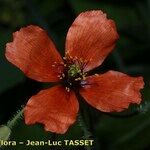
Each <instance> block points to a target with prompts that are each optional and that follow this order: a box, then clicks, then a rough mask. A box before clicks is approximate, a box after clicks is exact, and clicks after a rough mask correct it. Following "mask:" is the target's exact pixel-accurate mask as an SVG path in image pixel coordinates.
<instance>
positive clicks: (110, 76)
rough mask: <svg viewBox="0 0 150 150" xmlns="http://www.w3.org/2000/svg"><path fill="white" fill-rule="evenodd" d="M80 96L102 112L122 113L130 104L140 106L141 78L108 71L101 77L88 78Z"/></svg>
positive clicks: (142, 84)
mask: <svg viewBox="0 0 150 150" xmlns="http://www.w3.org/2000/svg"><path fill="white" fill-rule="evenodd" d="M87 84H88V85H86V86H85V87H83V88H82V89H81V91H80V94H81V95H82V96H83V97H84V98H85V100H86V101H87V102H88V103H89V104H91V105H92V106H93V107H95V108H97V109H99V110H101V111H104V112H112V111H122V110H124V109H125V108H128V106H129V104H130V103H137V104H140V102H141V94H140V92H139V91H140V89H142V88H143V86H144V82H143V78H142V77H130V76H128V75H126V74H123V73H120V72H116V71H108V72H107V73H105V74H102V75H98V76H97V75H95V76H90V77H88V78H87Z"/></svg>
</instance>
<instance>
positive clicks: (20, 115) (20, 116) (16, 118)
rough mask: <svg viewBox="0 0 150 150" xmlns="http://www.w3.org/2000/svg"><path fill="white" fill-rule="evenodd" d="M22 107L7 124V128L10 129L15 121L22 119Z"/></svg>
mask: <svg viewBox="0 0 150 150" xmlns="http://www.w3.org/2000/svg"><path fill="white" fill-rule="evenodd" d="M23 110H24V107H23V108H22V109H20V110H18V111H17V112H16V114H15V115H14V117H13V118H12V119H10V120H9V121H8V122H7V126H8V127H9V128H10V129H12V128H13V126H14V125H15V124H16V123H17V121H18V120H19V119H20V118H22V114H23Z"/></svg>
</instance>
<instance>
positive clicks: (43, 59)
mask: <svg viewBox="0 0 150 150" xmlns="http://www.w3.org/2000/svg"><path fill="white" fill-rule="evenodd" d="M6 58H7V59H8V60H9V61H10V62H11V63H13V64H14V65H16V66H17V67H19V68H20V69H21V70H22V71H23V72H24V73H25V74H26V75H27V76H28V77H30V78H32V79H35V80H38V81H43V82H53V81H58V80H59V78H58V77H57V76H58V75H59V74H60V73H61V72H62V69H63V68H62V66H61V67H60V66H59V67H57V68H56V67H52V65H53V64H54V62H57V63H58V64H59V63H61V62H62V58H61V57H60V55H59V53H58V51H57V50H56V48H55V46H54V44H53V42H52V41H51V39H50V38H49V37H48V35H47V33H46V32H45V31H44V30H43V29H41V28H40V27H38V26H33V25H30V26H28V27H25V28H21V29H20V31H17V32H15V33H14V34H13V42H11V43H7V45H6Z"/></svg>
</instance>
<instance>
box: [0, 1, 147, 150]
mask: <svg viewBox="0 0 150 150" xmlns="http://www.w3.org/2000/svg"><path fill="white" fill-rule="evenodd" d="M93 9H101V10H103V11H104V12H106V13H107V15H108V17H109V18H112V19H113V20H115V22H116V25H117V30H118V32H119V35H120V39H119V41H118V43H117V46H116V48H115V50H114V52H113V53H112V54H111V55H110V56H109V57H108V58H107V59H106V61H105V62H104V64H103V65H102V66H101V67H100V68H98V69H97V70H96V71H97V72H99V71H101V70H109V69H113V70H118V71H123V72H125V73H128V74H130V75H134V76H139V75H142V76H143V77H144V79H145V89H144V90H143V104H142V105H141V107H140V109H139V107H138V108H137V106H132V107H130V109H129V110H127V111H126V112H123V113H117V114H104V113H101V112H99V111H97V110H95V109H94V108H91V107H90V106H89V105H88V106H87V105H86V104H85V106H84V107H85V110H84V111H85V112H84V114H85V118H86V119H85V121H86V123H87V127H88V128H89V130H90V131H91V133H92V134H93V138H94V140H95V145H94V147H93V148H92V149H94V150H101V149H102V150H120V149H121V150H149V149H150V58H149V57H150V55H149V54H150V53H149V50H150V42H149V41H150V18H149V16H150V0H132V1H130V0H121V1H120V0H43V1H41V0H0V10H1V14H0V62H1V63H0V70H1V76H0V103H1V105H0V121H1V124H6V123H7V120H8V119H10V118H11V117H12V116H13V114H14V113H15V112H16V111H17V109H18V108H20V105H22V104H25V103H26V102H27V100H28V98H29V97H30V96H31V95H33V94H34V93H37V91H39V90H40V89H41V87H42V86H43V85H42V84H41V83H37V82H35V81H32V80H29V79H27V78H25V77H24V75H23V73H22V72H21V71H19V70H18V69H17V68H16V67H14V66H12V65H11V64H10V63H8V61H7V60H6V58H5V56H4V53H5V44H6V43H7V42H9V41H11V40H12V33H13V32H14V31H16V30H18V29H19V28H20V27H22V26H26V25H29V24H36V25H39V26H41V27H42V28H44V29H46V30H47V32H48V33H49V35H50V36H51V37H52V39H53V40H54V42H55V43H56V45H57V47H58V49H59V51H60V53H61V54H64V44H65V37H66V34H67V30H68V29H69V27H70V25H71V23H72V22H73V20H74V19H75V17H76V16H77V15H78V14H79V13H80V12H82V11H87V10H93ZM137 109H138V110H139V111H138V113H135V115H132V113H133V112H134V111H137ZM130 114H131V115H130ZM83 135H84V134H83V131H82V130H81V128H80V127H79V125H78V124H76V125H74V126H73V127H72V128H70V130H69V131H68V133H67V134H65V135H54V134H52V133H47V132H45V131H44V129H43V127H42V126H40V125H33V126H26V125H25V124H24V120H23V119H21V120H19V122H18V123H17V124H16V125H15V126H14V129H13V130H12V134H11V137H10V139H11V140H13V139H14V140H22V141H23V140H27V139H31V140H32V139H34V140H48V139H52V140H58V139H81V138H82V137H83ZM5 149H8V150H10V149H11V150H20V149H26V150H36V149H38V150H45V149H47V150H48V149H54V147H53V148H50V147H37V148H36V147H29V148H27V147H26V148H24V147H23V146H17V147H15V148H14V147H7V148H5ZM64 149H78V150H79V149H83V147H78V148H75V147H72V148H69V147H67V148H64Z"/></svg>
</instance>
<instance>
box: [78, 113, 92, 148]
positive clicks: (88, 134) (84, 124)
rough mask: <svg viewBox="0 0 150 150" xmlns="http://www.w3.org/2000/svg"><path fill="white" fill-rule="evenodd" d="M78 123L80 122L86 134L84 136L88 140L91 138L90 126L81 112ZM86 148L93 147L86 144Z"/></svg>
mask: <svg viewBox="0 0 150 150" xmlns="http://www.w3.org/2000/svg"><path fill="white" fill-rule="evenodd" d="M78 123H79V126H80V127H81V129H82V130H83V134H84V137H83V138H84V139H86V140H88V139H91V137H92V134H91V132H90V131H89V130H88V128H87V126H86V123H85V122H84V120H83V117H82V115H81V113H79V115H78ZM85 149H86V150H92V147H91V146H85Z"/></svg>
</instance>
